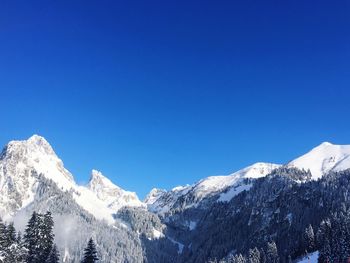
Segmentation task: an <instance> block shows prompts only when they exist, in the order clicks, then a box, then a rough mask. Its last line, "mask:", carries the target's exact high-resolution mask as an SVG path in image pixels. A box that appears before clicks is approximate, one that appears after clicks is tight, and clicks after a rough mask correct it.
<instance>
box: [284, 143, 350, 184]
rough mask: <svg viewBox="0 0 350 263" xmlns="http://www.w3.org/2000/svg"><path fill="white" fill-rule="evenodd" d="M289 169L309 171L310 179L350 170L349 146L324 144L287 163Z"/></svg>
mask: <svg viewBox="0 0 350 263" xmlns="http://www.w3.org/2000/svg"><path fill="white" fill-rule="evenodd" d="M287 166H289V167H297V168H299V169H304V170H308V169H309V170H310V172H311V174H312V179H319V178H320V177H322V176H323V175H325V174H326V173H328V172H330V171H335V172H337V171H342V170H346V169H349V168H350V145H334V144H331V143H329V142H324V143H322V144H320V145H319V146H317V147H316V148H314V149H312V150H311V151H310V152H308V153H306V154H305V155H303V156H301V157H299V158H297V159H295V160H293V161H291V162H290V163H288V165H287Z"/></svg>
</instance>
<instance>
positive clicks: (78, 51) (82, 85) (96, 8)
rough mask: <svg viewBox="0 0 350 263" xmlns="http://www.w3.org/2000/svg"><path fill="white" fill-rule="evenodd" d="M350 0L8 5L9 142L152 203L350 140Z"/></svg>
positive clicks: (5, 106)
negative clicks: (172, 192)
mask: <svg viewBox="0 0 350 263" xmlns="http://www.w3.org/2000/svg"><path fill="white" fill-rule="evenodd" d="M349 14H350V2H349V1H342V0H339V1H294V0H293V1H260V0H259V1H250V0H244V1H164V0H162V1H49V0H45V1H13V0H11V1H2V2H1V8H0V98H1V101H0V106H1V124H0V129H1V130H0V143H1V144H3V145H4V144H6V143H7V142H8V141H9V140H11V139H25V138H28V137H29V136H31V135H32V134H34V133H37V134H40V135H43V136H44V137H45V138H47V140H48V141H49V142H50V143H51V144H52V146H53V147H54V149H55V150H56V152H57V154H58V155H59V156H60V157H61V158H62V159H63V161H64V163H65V166H66V167H67V168H68V169H69V170H70V171H71V172H72V173H73V174H74V176H75V178H76V180H77V181H78V182H80V183H83V182H86V181H88V179H89V175H90V170H91V169H92V168H96V169H99V170H101V171H102V172H103V173H104V174H105V175H107V176H108V177H110V178H111V179H112V181H114V182H115V183H117V184H118V185H120V186H121V187H123V188H125V189H128V190H132V191H136V192H137V193H138V194H139V195H140V196H141V197H144V196H145V194H146V193H147V192H148V191H149V190H150V189H151V188H152V187H161V188H166V189H169V188H172V187H174V186H176V185H180V184H186V183H193V182H194V181H196V180H198V179H200V178H203V177H206V176H209V175H215V174H227V173H230V172H233V171H235V170H238V169H240V168H243V167H245V166H247V165H250V164H252V163H254V162H257V161H269V162H276V163H284V162H287V161H288V160H290V159H293V158H295V157H296V156H298V155H300V154H302V153H304V152H305V151H307V150H309V149H311V148H312V147H314V146H316V145H318V144H319V143H321V142H322V141H330V142H333V143H337V144H350V136H349V135H350V121H349V119H350V108H349V104H350V103H349V102H350V15H349Z"/></svg>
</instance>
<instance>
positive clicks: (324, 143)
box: [320, 142, 333, 146]
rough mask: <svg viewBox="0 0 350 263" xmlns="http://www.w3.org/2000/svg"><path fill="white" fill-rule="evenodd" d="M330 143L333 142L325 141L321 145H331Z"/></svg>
mask: <svg viewBox="0 0 350 263" xmlns="http://www.w3.org/2000/svg"><path fill="white" fill-rule="evenodd" d="M330 145H333V144H332V143H330V142H323V143H321V144H320V146H330Z"/></svg>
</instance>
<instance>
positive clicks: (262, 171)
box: [145, 163, 280, 215]
mask: <svg viewBox="0 0 350 263" xmlns="http://www.w3.org/2000/svg"><path fill="white" fill-rule="evenodd" d="M278 167H280V165H278V164H272V163H256V164H253V165H251V166H249V167H246V168H244V169H242V170H239V171H238V172H235V173H233V174H230V175H226V176H225V175H223V176H210V177H207V178H205V179H202V180H200V181H198V182H197V183H195V184H193V185H188V186H178V187H175V188H173V189H172V190H170V191H168V192H165V191H159V190H156V189H153V190H152V191H151V192H150V193H149V195H148V196H147V198H146V199H145V203H146V204H147V206H148V208H149V210H150V211H153V212H156V213H158V214H161V215H164V214H166V213H168V212H169V211H170V210H171V209H174V208H178V207H179V206H181V208H182V209H183V208H189V207H193V206H197V204H198V203H199V202H200V201H201V200H203V199H205V198H207V197H211V196H213V195H216V194H218V193H221V192H222V194H225V193H226V192H225V193H224V190H227V191H230V190H231V189H232V188H233V189H234V190H232V191H230V194H229V195H230V198H232V197H233V196H234V195H233V194H232V193H233V192H234V194H238V193H239V192H241V191H243V190H247V189H248V188H247V187H239V186H243V185H244V184H245V183H244V179H255V178H259V177H263V176H266V175H267V174H269V173H271V171H272V170H274V169H276V168H278ZM230 188H231V189H230ZM230 198H229V196H224V197H222V198H221V199H220V198H219V199H220V201H229V200H230ZM180 199H181V200H185V201H181V203H179V200H180Z"/></svg>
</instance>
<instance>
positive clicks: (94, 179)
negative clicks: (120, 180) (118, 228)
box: [87, 170, 145, 211]
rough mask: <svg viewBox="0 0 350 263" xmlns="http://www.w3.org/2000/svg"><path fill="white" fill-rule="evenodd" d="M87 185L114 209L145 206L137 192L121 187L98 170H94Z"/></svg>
mask: <svg viewBox="0 0 350 263" xmlns="http://www.w3.org/2000/svg"><path fill="white" fill-rule="evenodd" d="M87 187H88V189H90V190H91V191H92V192H93V193H95V195H96V196H97V198H98V199H99V200H101V201H102V202H104V203H105V205H106V207H108V208H109V209H111V210H112V211H118V210H119V209H120V208H122V207H124V206H136V207H141V206H145V205H144V204H143V203H142V202H141V201H140V200H139V199H138V197H137V195H136V193H134V192H128V191H125V190H123V189H121V188H120V187H119V186H116V185H115V184H113V183H112V182H111V181H110V180H109V179H108V178H107V177H105V176H104V175H103V174H102V173H101V172H99V171H97V170H92V172H91V179H90V182H89V184H88V185H87Z"/></svg>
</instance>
